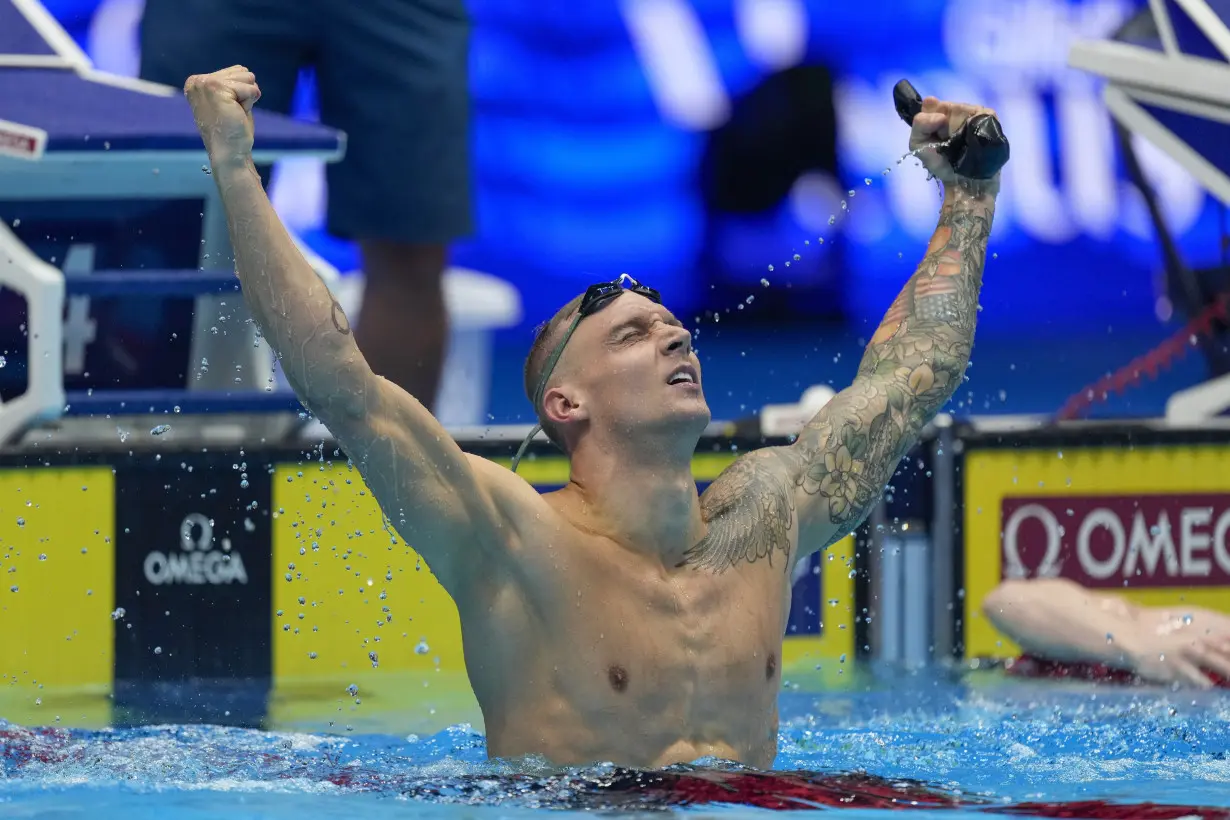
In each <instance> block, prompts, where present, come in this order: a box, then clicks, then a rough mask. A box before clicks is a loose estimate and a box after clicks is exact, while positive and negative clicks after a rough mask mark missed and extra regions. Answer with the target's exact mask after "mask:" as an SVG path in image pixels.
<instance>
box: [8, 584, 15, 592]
mask: <svg viewBox="0 0 1230 820" xmlns="http://www.w3.org/2000/svg"><path fill="white" fill-rule="evenodd" d="M16 591H17V584H13V585H12V586H11V587H9V592H16Z"/></svg>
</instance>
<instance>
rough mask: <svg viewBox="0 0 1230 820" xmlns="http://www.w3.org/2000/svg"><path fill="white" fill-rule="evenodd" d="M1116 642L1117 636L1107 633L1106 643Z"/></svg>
mask: <svg viewBox="0 0 1230 820" xmlns="http://www.w3.org/2000/svg"><path fill="white" fill-rule="evenodd" d="M1114 642H1115V636H1114V635H1112V634H1110V633H1109V632H1107V633H1106V643H1107V644H1108V645H1109V644H1112V643H1114Z"/></svg>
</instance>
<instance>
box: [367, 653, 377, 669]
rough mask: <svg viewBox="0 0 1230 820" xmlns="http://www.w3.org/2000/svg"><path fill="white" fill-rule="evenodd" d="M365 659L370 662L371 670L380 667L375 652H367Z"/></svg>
mask: <svg viewBox="0 0 1230 820" xmlns="http://www.w3.org/2000/svg"><path fill="white" fill-rule="evenodd" d="M367 659H368V660H370V661H371V662H372V669H375V668H377V667H378V666H380V656H379V655H377V654H376V653H375V652H368V653H367Z"/></svg>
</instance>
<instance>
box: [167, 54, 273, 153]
mask: <svg viewBox="0 0 1230 820" xmlns="http://www.w3.org/2000/svg"><path fill="white" fill-rule="evenodd" d="M184 95H185V96H186V97H187V98H188V103H189V104H190V105H191V106H192V117H193V119H194V120H196V127H197V128H198V129H199V130H200V132H201V138H202V139H203V140H204V141H205V151H206V153H208V154H209V161H210V164H211V165H213V166H214V167H215V168H216V167H218V166H219V165H220V164H224V163H233V164H245V163H247V162H249V161H251V158H252V136H253V126H252V107H253V106H254V105H256V102H257V100H259V99H260V97H261V90H260V87H259V86H257V84H256V75H254V74H253V73H252V72H251V71H248V69H246V68H244V67H243V66H241V65H236V66H231V67H230V68H224V69H222V70H221V71H215V72H214V73H212V74H195V75H193V76H191V77H189V78H188V81H187V82H186V83H184Z"/></svg>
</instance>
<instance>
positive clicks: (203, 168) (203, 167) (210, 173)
mask: <svg viewBox="0 0 1230 820" xmlns="http://www.w3.org/2000/svg"><path fill="white" fill-rule="evenodd" d="M201 170H202V171H204V172H205V173H206V174H207V175H212V174H213V171H212V170H210V167H209V166H208V165H202V166H201Z"/></svg>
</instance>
